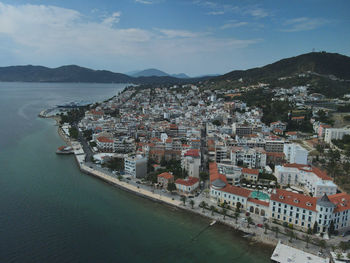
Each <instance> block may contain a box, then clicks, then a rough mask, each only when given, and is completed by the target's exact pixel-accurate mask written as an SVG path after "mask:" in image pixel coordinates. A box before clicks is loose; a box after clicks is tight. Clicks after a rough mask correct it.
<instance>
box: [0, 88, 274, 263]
mask: <svg viewBox="0 0 350 263" xmlns="http://www.w3.org/2000/svg"><path fill="white" fill-rule="evenodd" d="M125 86H126V84H82V83H64V84H62V83H5V82H4V83H0V262H1V263H4V262H26V263H27V262H35V263H37V262H60V263H63V262H103V263H105V262H183V263H189V262H201V263H203V262H235V263H243V262H254V263H255V262H256V263H265V262H270V260H269V257H270V255H271V253H272V250H271V248H270V247H266V246H263V245H261V244H256V243H250V242H249V241H248V240H247V239H244V238H242V237H241V234H240V233H238V232H235V231H233V230H232V229H230V228H228V227H226V226H223V225H215V226H213V227H210V228H208V229H207V230H205V231H204V232H203V233H202V234H201V235H200V236H198V237H197V238H195V239H193V237H195V236H197V234H198V233H199V232H201V231H202V230H203V229H204V228H206V227H207V226H208V224H209V223H210V221H209V220H208V219H206V218H203V217H200V216H197V215H193V214H189V213H186V212H184V211H180V210H177V209H175V208H172V207H168V206H165V205H162V204H158V203H155V202H152V201H150V200H147V199H143V198H141V197H138V196H135V195H133V194H131V193H127V192H124V191H122V190H120V189H117V188H115V187H113V186H111V185H109V184H107V183H105V182H103V181H100V180H98V179H96V178H94V177H91V176H88V175H85V174H83V173H81V172H80V171H79V169H78V167H77V165H76V163H75V160H74V157H73V156H59V155H56V154H55V151H56V149H57V147H59V146H61V145H62V144H63V141H62V140H61V138H60V137H59V135H58V134H57V126H55V121H54V120H52V119H41V118H39V117H38V114H39V113H40V111H42V110H44V109H47V108H52V107H54V106H55V105H58V104H64V103H69V102H72V101H81V100H84V101H103V100H105V99H107V98H110V97H112V96H114V95H116V94H117V93H118V91H121V90H122V89H123V88H124V87H125Z"/></svg>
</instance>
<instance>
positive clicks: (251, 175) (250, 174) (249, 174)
mask: <svg viewBox="0 0 350 263" xmlns="http://www.w3.org/2000/svg"><path fill="white" fill-rule="evenodd" d="M242 177H243V178H245V179H247V180H249V181H252V182H256V181H258V177H259V170H258V169H249V168H242Z"/></svg>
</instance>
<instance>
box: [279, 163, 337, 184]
mask: <svg viewBox="0 0 350 263" xmlns="http://www.w3.org/2000/svg"><path fill="white" fill-rule="evenodd" d="M283 166H284V167H291V168H297V169H299V170H302V171H304V172H308V173H314V174H316V175H317V176H318V177H319V178H321V179H322V180H327V181H332V180H333V179H332V178H331V177H329V176H328V175H327V173H326V172H325V171H322V170H321V169H319V168H317V167H315V166H311V165H306V164H298V163H285V164H283Z"/></svg>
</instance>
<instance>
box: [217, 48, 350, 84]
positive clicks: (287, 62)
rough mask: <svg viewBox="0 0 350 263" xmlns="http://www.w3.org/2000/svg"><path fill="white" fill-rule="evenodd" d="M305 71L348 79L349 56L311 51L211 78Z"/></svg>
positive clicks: (268, 76)
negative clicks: (258, 66)
mask: <svg viewBox="0 0 350 263" xmlns="http://www.w3.org/2000/svg"><path fill="white" fill-rule="evenodd" d="M307 72H313V73H318V74H321V75H333V76H336V77H337V78H340V79H347V80H349V79H350V57H347V56H344V55H340V54H337V53H327V52H312V53H307V54H303V55H299V56H296V57H291V58H286V59H282V60H280V61H277V62H275V63H272V64H269V65H266V66H263V67H260V68H252V69H248V70H235V71H231V72H229V73H227V74H224V75H222V76H219V77H216V78H214V79H213V80H214V81H215V80H216V81H218V80H231V81H232V80H238V79H240V78H242V79H243V80H247V81H264V80H270V79H276V78H281V77H286V76H292V75H295V74H301V73H307Z"/></svg>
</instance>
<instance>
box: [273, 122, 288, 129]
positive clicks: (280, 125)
mask: <svg viewBox="0 0 350 263" xmlns="http://www.w3.org/2000/svg"><path fill="white" fill-rule="evenodd" d="M270 128H271V130H274V129H280V130H282V131H285V130H286V129H287V124H286V123H284V122H281V121H275V122H271V123H270Z"/></svg>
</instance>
